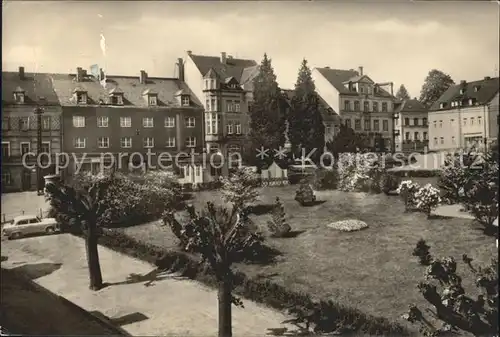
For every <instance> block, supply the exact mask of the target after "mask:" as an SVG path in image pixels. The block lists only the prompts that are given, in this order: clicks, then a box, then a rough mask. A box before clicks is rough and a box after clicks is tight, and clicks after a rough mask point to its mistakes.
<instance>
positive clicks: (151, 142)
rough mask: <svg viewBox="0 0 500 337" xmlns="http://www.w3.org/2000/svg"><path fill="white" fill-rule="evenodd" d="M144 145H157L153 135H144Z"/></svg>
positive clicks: (147, 146) (148, 146) (146, 146)
mask: <svg viewBox="0 0 500 337" xmlns="http://www.w3.org/2000/svg"><path fill="white" fill-rule="evenodd" d="M142 146H143V147H145V148H151V147H154V146H155V139H154V138H153V137H144V138H143V139H142Z"/></svg>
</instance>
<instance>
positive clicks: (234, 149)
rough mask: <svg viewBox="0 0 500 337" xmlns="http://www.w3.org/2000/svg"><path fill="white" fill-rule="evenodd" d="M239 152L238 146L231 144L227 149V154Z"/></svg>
mask: <svg viewBox="0 0 500 337" xmlns="http://www.w3.org/2000/svg"><path fill="white" fill-rule="evenodd" d="M240 151H241V148H240V146H239V145H236V144H231V145H229V146H228V147H227V152H228V153H239V152H240Z"/></svg>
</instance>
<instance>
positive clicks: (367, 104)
mask: <svg viewBox="0 0 500 337" xmlns="http://www.w3.org/2000/svg"><path fill="white" fill-rule="evenodd" d="M363 111H364V112H369V111H370V102H368V101H365V102H363Z"/></svg>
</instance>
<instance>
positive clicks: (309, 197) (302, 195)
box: [295, 181, 316, 206]
mask: <svg viewBox="0 0 500 337" xmlns="http://www.w3.org/2000/svg"><path fill="white" fill-rule="evenodd" d="M295 200H296V201H297V202H298V203H299V204H300V205H301V206H309V205H312V204H314V202H315V201H316V196H315V195H314V191H313V189H312V187H311V185H309V184H308V183H307V182H306V181H303V182H302V183H301V184H300V186H299V189H298V190H297V191H296V192H295Z"/></svg>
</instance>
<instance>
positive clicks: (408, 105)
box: [398, 98, 427, 113]
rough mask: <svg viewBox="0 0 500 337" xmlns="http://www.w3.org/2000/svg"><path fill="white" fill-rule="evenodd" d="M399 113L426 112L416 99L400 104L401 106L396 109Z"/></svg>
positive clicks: (424, 107)
mask: <svg viewBox="0 0 500 337" xmlns="http://www.w3.org/2000/svg"><path fill="white" fill-rule="evenodd" d="M398 111H399V112H406V113H412V112H426V111H427V108H426V106H425V105H424V104H422V103H421V102H420V101H419V100H418V99H415V98H414V99H407V100H404V101H402V102H401V105H400V107H399V109H398Z"/></svg>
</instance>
